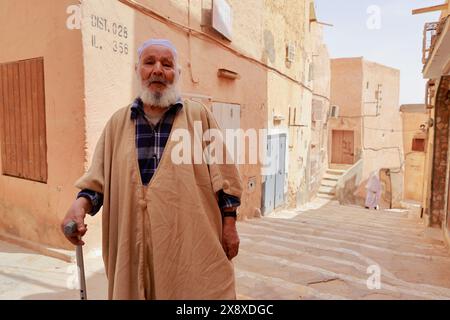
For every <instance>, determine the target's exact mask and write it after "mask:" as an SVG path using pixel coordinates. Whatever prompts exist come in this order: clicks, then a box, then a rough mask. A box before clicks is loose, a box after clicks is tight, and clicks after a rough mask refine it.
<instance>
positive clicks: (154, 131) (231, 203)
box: [77, 98, 241, 215]
mask: <svg viewBox="0 0 450 320" xmlns="http://www.w3.org/2000/svg"><path fill="white" fill-rule="evenodd" d="M181 108H183V103H182V102H181V100H179V101H178V102H177V103H175V104H173V105H172V106H170V107H169V109H168V110H167V111H166V112H165V113H164V115H163V116H162V118H161V120H160V121H159V122H158V123H157V124H156V125H155V126H154V125H153V124H152V123H150V122H149V121H148V120H147V118H146V115H145V112H144V107H143V103H142V100H141V99H140V98H137V99H136V100H134V102H133V104H132V105H131V120H133V121H135V123H136V148H137V153H138V162H139V171H140V174H141V180H142V183H143V184H144V185H147V184H148V183H149V182H150V180H151V178H152V177H153V174H154V173H155V171H156V169H157V168H158V164H159V161H160V160H161V156H162V154H163V151H164V148H165V146H166V144H167V140H168V139H169V135H170V131H171V130H172V125H173V121H174V119H175V115H176V114H177V112H178V111H179V110H180V109H181ZM79 197H85V198H87V199H89V200H90V201H91V203H92V210H91V212H90V214H91V215H94V214H96V213H97V212H98V211H99V210H100V208H101V206H102V205H103V194H101V193H97V192H95V191H92V190H88V189H84V190H81V191H80V192H79V193H78V196H77V198H79ZM218 198H219V203H218V204H219V207H220V210H221V212H222V214H224V209H226V208H237V207H239V205H240V204H241V203H240V200H239V198H237V197H234V196H231V195H228V194H226V193H224V192H223V190H220V191H219V193H218Z"/></svg>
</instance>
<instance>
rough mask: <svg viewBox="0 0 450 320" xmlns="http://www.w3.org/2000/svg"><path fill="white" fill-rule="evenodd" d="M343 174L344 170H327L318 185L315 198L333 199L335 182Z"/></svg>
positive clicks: (334, 196)
mask: <svg viewBox="0 0 450 320" xmlns="http://www.w3.org/2000/svg"><path fill="white" fill-rule="evenodd" d="M345 172H346V170H341V169H327V171H326V172H325V174H324V176H323V178H322V182H321V183H320V187H319V190H318V192H317V197H319V198H322V199H330V200H332V199H335V198H336V185H337V182H338V180H339V178H340V177H341V176H342V175H343V174H344V173H345Z"/></svg>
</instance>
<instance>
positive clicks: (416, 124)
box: [402, 112, 428, 202]
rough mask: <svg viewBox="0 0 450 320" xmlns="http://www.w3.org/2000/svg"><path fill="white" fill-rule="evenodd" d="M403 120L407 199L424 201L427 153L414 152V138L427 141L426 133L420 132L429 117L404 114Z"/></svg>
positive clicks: (424, 114)
mask: <svg viewBox="0 0 450 320" xmlns="http://www.w3.org/2000/svg"><path fill="white" fill-rule="evenodd" d="M402 118H403V130H404V133H403V146H404V154H405V185H404V189H405V199H411V200H415V201H419V202H421V201H422V197H423V186H424V173H425V171H424V170H425V158H426V152H427V150H426V149H425V152H417V151H412V141H413V139H414V137H420V138H425V139H426V132H422V131H421V130H420V125H422V124H426V123H427V120H428V115H427V114H426V113H408V112H402Z"/></svg>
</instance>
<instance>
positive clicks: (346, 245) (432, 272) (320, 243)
mask: <svg viewBox="0 0 450 320" xmlns="http://www.w3.org/2000/svg"><path fill="white" fill-rule="evenodd" d="M238 231H239V235H240V238H241V249H240V253H239V255H238V257H237V258H236V260H235V266H236V279H237V291H238V294H239V298H240V299H450V254H449V251H448V249H447V248H446V247H445V244H444V242H443V240H442V238H441V237H440V233H439V232H438V230H430V229H426V228H425V227H424V226H423V224H422V221H421V220H420V219H419V218H418V217H417V216H416V215H415V214H413V213H412V212H408V211H406V210H388V211H385V210H380V211H375V210H370V211H369V210H366V209H362V208H360V207H352V206H340V205H339V204H338V203H336V202H330V203H328V204H325V205H323V206H322V207H320V208H316V209H310V210H307V211H304V212H300V211H284V212H281V213H279V214H278V215H277V214H275V215H273V216H272V217H270V218H268V217H266V218H262V219H257V220H249V221H247V222H241V223H240V224H239V226H238ZM432 231H436V232H432ZM378 279H379V280H380V281H379V282H377V280H378ZM378 284H379V285H380V286H378ZM378 287H380V288H379V289H378Z"/></svg>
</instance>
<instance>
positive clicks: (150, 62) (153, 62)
mask: <svg viewBox="0 0 450 320" xmlns="http://www.w3.org/2000/svg"><path fill="white" fill-rule="evenodd" d="M145 64H155V61H152V60H149V61H146V62H145Z"/></svg>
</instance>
